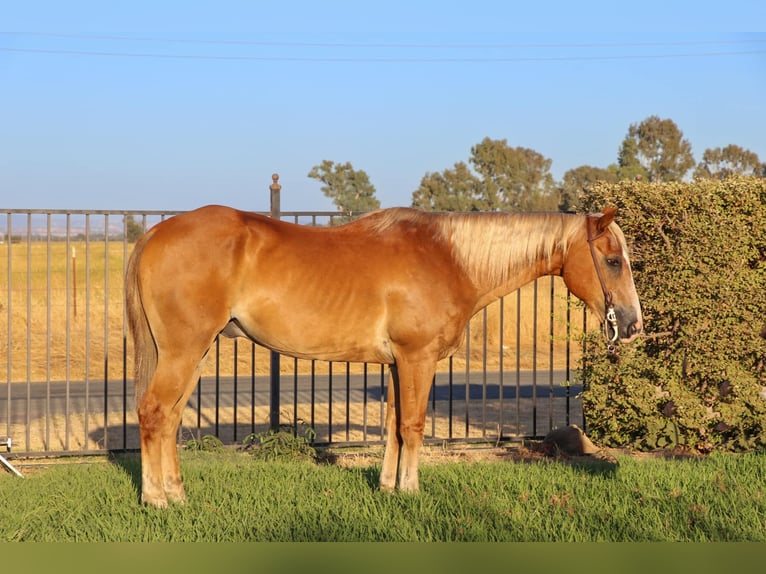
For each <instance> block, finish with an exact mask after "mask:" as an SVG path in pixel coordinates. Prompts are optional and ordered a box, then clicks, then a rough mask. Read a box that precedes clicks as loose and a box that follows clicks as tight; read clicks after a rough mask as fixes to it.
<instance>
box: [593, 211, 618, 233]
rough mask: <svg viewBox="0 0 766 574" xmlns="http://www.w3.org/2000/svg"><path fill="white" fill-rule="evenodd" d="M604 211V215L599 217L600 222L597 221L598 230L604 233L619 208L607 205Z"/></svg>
mask: <svg viewBox="0 0 766 574" xmlns="http://www.w3.org/2000/svg"><path fill="white" fill-rule="evenodd" d="M602 213H603V215H601V217H599V218H598V223H596V230H597V232H598V233H602V232H603V231H604V230H606V228H607V227H609V224H610V223H612V221H614V214H615V213H617V208H616V207H605V208H604V211H603V212H602Z"/></svg>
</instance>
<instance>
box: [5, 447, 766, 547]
mask: <svg viewBox="0 0 766 574" xmlns="http://www.w3.org/2000/svg"><path fill="white" fill-rule="evenodd" d="M181 466H182V471H183V474H184V480H185V484H186V488H187V494H188V502H187V504H186V505H184V506H173V507H171V508H169V509H166V510H157V509H154V508H147V507H143V506H141V505H140V504H139V502H138V488H139V485H138V480H139V473H140V471H139V468H140V465H139V459H138V457H137V456H136V455H120V456H117V457H115V458H114V459H112V460H110V461H95V462H90V463H86V464H83V463H80V464H74V463H61V464H54V465H51V466H47V467H44V468H40V469H35V470H30V471H28V472H27V476H26V477H25V478H23V479H20V478H18V477H15V476H13V475H11V474H10V473H4V472H0V540H2V541H113V542H123V541H124V542H133V541H188V542H191V541H233V542H241V541H486V542H493V541H506V542H514V541H766V480H764V478H765V474H766V472H765V470H766V454H758V453H750V454H739V455H732V454H714V455H711V456H708V457H704V458H689V459H683V460H668V459H661V458H634V457H631V456H627V455H623V456H619V457H618V458H617V460H616V462H606V461H585V462H572V461H569V462H567V461H556V460H552V459H545V460H532V461H519V460H503V461H500V462H497V461H494V462H454V461H453V462H438V463H437V462H434V463H427V464H422V465H421V489H422V491H421V492H420V493H419V494H417V495H410V494H404V493H393V494H391V493H383V492H379V491H378V490H377V487H376V485H377V481H378V473H379V464H377V463H376V462H375V459H373V462H372V463H370V464H368V465H363V466H356V467H354V466H351V467H350V466H341V465H336V464H324V463H321V464H316V463H312V462H289V461H287V462H286V461H272V462H266V461H260V460H255V459H254V458H253V457H252V456H251V455H249V454H247V453H242V452H233V451H223V452H190V451H184V452H182V453H181Z"/></svg>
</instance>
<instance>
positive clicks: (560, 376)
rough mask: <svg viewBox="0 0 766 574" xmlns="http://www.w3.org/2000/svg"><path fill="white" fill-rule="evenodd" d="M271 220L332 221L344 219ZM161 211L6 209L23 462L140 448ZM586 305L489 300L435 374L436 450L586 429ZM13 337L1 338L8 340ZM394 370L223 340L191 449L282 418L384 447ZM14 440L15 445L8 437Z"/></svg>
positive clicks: (13, 388) (1, 422) (542, 283)
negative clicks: (146, 296) (137, 281)
mask: <svg viewBox="0 0 766 574" xmlns="http://www.w3.org/2000/svg"><path fill="white" fill-rule="evenodd" d="M270 192H271V196H272V210H271V212H270V213H269V214H270V215H271V216H273V217H280V218H282V219H283V220H289V221H292V222H295V223H300V224H307V225H329V224H332V223H333V220H334V219H335V218H337V217H340V216H344V215H345V214H339V213H337V212H280V210H279V186H278V182H277V180H276V179H274V182H273V184H272V186H271V188H270ZM172 215H174V213H172V212H164V211H140V212H139V211H70V210H3V211H0V266H1V267H2V268H1V269H0V341H2V344H0V441H4V442H0V445H6V446H7V449H8V450H12V452H13V453H14V455H19V456H21V455H24V456H32V455H39V454H43V455H62V454H85V453H98V452H104V451H108V450H131V449H136V448H138V447H139V440H138V423H137V417H136V414H135V404H134V400H133V386H132V379H131V377H132V375H131V369H132V367H131V365H132V361H131V357H132V349H131V343H130V341H129V337H128V332H127V323H126V317H125V309H124V297H123V277H124V272H125V266H126V263H127V259H128V256H129V254H130V250H131V248H132V245H133V243H134V242H135V239H136V238H137V237H138V236H139V235H140V233H142V232H143V231H144V230H146V229H148V228H149V227H151V226H152V225H154V224H156V223H157V222H159V221H161V220H163V219H165V218H167V217H170V216H172ZM586 322H587V317H586V314H585V311H584V309H583V308H582V307H581V306H580V305H579V304H576V303H575V302H574V301H573V299H572V298H571V297H570V295H569V293H568V292H567V290H566V288H565V286H564V285H563V282H561V280H560V279H558V278H543V279H540V280H538V281H536V282H534V283H532V284H530V285H528V286H525V287H524V288H522V289H520V290H519V291H517V292H515V293H513V294H511V295H509V296H507V297H505V298H503V299H502V300H500V301H498V302H496V303H493V304H492V305H490V306H489V307H487V308H486V309H484V310H482V311H481V312H479V314H477V315H476V316H475V317H474V318H473V319H472V321H471V323H470V324H469V325H468V327H467V329H466V343H465V345H464V347H463V348H462V349H461V350H460V351H459V352H458V353H456V354H455V355H454V356H453V357H451V358H449V359H448V360H445V361H443V362H442V363H441V364H440V365H439V369H438V372H437V375H436V377H435V379H434V385H433V388H432V391H431V396H430V398H429V412H428V419H427V425H426V440H427V441H507V440H514V439H520V438H524V437H539V436H541V435H544V434H546V433H547V432H548V431H549V430H551V429H553V428H556V427H560V426H565V425H568V424H570V423H576V424H582V407H581V403H580V401H579V399H578V393H579V390H580V389H579V386H578V385H576V384H573V383H574V381H573V377H574V372H575V368H576V365H577V360H578V357H579V353H580V348H579V345H578V343H577V341H579V335H580V334H581V333H582V331H583V330H584V329H585V328H586ZM3 338H5V341H3ZM387 383H388V373H387V370H386V368H385V367H382V366H380V365H372V364H352V363H328V362H321V361H306V360H297V359H293V358H290V357H280V356H279V355H277V354H275V353H272V352H270V351H268V350H266V349H264V348H262V347H259V346H257V345H255V344H253V343H251V342H249V341H245V340H242V339H237V340H229V339H223V338H221V339H220V340H217V341H216V342H215V345H214V348H213V349H212V350H211V353H210V358H209V359H208V364H207V365H206V367H205V369H204V370H203V373H202V376H201V378H200V382H199V384H198V386H197V388H196V389H195V392H194V394H193V395H192V397H191V399H190V401H189V404H188V406H187V409H186V411H185V413H184V418H183V422H182V425H181V429H180V431H179V441H181V442H184V441H186V440H188V439H191V438H201V437H202V436H204V435H210V434H212V435H215V436H217V437H219V438H220V439H221V440H223V441H224V442H225V443H238V442H241V441H242V440H243V439H244V438H245V437H247V436H248V435H251V434H253V433H259V432H263V431H265V430H267V429H269V428H273V427H275V426H277V425H289V426H291V427H292V428H293V429H294V430H295V431H296V432H299V431H301V429H302V428H304V427H305V428H311V429H313V431H314V432H315V433H316V438H315V442H316V443H318V444H339V445H340V444H349V445H351V444H353V445H367V444H377V443H381V442H382V441H383V438H384V437H383V434H384V433H383V426H384V417H385V406H384V404H385V396H386V385H387ZM3 435H5V436H3Z"/></svg>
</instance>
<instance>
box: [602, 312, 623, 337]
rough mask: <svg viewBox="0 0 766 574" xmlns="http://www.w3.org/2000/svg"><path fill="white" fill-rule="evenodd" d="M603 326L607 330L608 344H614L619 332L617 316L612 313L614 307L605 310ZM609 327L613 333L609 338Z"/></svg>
mask: <svg viewBox="0 0 766 574" xmlns="http://www.w3.org/2000/svg"><path fill="white" fill-rule="evenodd" d="M607 325H608V326H607ZM604 326H605V327H606V329H607V331H606V338H607V339H609V342H610V343H616V342H617V338H618V337H619V336H620V331H619V325H618V324H617V314H616V313H615V312H614V307H609V308H608V309H607V310H606V322H605V324H604ZM609 327H611V328H612V331H613V333H612V336H611V337H610V336H609Z"/></svg>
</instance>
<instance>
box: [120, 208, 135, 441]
mask: <svg viewBox="0 0 766 574" xmlns="http://www.w3.org/2000/svg"><path fill="white" fill-rule="evenodd" d="M130 217H131V221H134V220H133V219H132V217H133V216H130ZM128 239H129V238H128V215H127V214H123V216H122V276H123V277H125V272H126V271H127V269H128ZM124 286H125V284H124V283H123V291H122V297H120V303H121V305H122V448H123V449H127V448H128V364H127V361H128V333H127V323H128V318H127V309H126V308H125V292H124Z"/></svg>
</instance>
